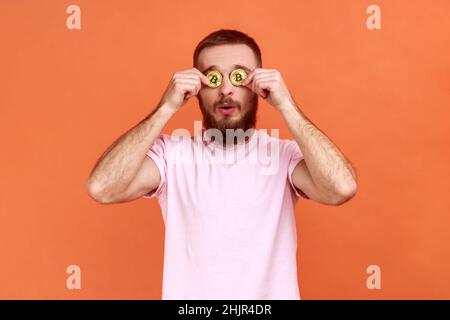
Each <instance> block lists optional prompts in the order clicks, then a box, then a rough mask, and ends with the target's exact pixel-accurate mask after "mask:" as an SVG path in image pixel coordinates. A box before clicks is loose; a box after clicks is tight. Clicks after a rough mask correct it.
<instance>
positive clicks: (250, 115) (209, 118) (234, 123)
mask: <svg viewBox="0 0 450 320" xmlns="http://www.w3.org/2000/svg"><path fill="white" fill-rule="evenodd" d="M197 98H198V101H199V104H200V110H201V112H202V115H203V127H204V128H205V129H206V130H208V129H217V130H219V131H220V132H222V136H223V137H226V130H227V129H232V130H236V129H242V130H244V132H245V131H247V130H248V129H251V128H255V125H256V114H257V111H258V95H257V94H254V95H253V96H252V97H251V99H250V101H249V102H248V108H246V110H247V111H246V112H245V113H244V114H242V115H241V117H240V118H239V119H238V120H231V117H229V116H225V117H224V118H222V120H219V121H217V120H216V118H215V117H214V116H213V115H212V114H210V113H209V111H208V110H207V109H206V108H205V105H204V103H203V100H202V98H201V97H200V95H197ZM222 103H232V104H234V105H236V106H237V107H238V109H239V110H240V111H241V110H242V108H241V104H240V103H239V102H237V101H234V100H231V99H223V100H221V101H219V102H217V103H215V104H214V108H213V110H212V112H215V110H216V107H217V106H218V105H219V104H222ZM246 107H247V106H246Z"/></svg>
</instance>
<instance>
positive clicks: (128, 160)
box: [87, 105, 174, 204]
mask: <svg viewBox="0 0 450 320" xmlns="http://www.w3.org/2000/svg"><path fill="white" fill-rule="evenodd" d="M173 114H174V112H173V111H172V109H170V108H167V107H166V106H165V105H161V106H160V107H158V108H157V109H155V110H154V111H153V112H152V114H150V115H149V116H148V117H146V118H145V119H144V120H143V121H141V122H140V123H139V124H138V125H136V126H135V127H133V128H132V129H130V130H129V131H128V132H126V133H125V134H123V135H122V136H121V137H120V138H119V139H117V140H116V141H115V142H114V143H113V144H112V145H111V146H110V147H109V148H108V149H107V150H106V151H105V152H104V153H103V155H102V156H101V157H100V159H99V160H98V161H97V163H96V165H95V166H94V168H93V170H92V172H91V175H90V177H89V179H88V181H87V188H88V193H89V195H90V196H91V197H92V198H94V199H95V200H96V201H98V202H100V203H104V204H107V203H119V202H126V201H131V200H134V199H137V198H139V197H141V196H143V195H144V194H146V193H148V192H150V191H153V190H154V189H156V188H157V187H158V185H159V182H160V174H159V170H158V167H157V166H156V164H155V163H154V161H153V160H152V159H150V158H149V157H147V156H146V153H147V151H148V149H149V147H150V146H151V145H152V144H153V142H154V141H155V140H156V138H158V136H159V135H160V134H161V131H162V129H163V128H164V126H165V124H166V123H167V122H168V121H169V119H170V118H171V117H172V115H173Z"/></svg>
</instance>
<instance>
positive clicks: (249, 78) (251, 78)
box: [242, 68, 270, 86]
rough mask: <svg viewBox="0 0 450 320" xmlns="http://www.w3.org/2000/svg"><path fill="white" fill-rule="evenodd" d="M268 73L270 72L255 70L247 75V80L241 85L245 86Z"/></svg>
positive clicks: (260, 69)
mask: <svg viewBox="0 0 450 320" xmlns="http://www.w3.org/2000/svg"><path fill="white" fill-rule="evenodd" d="M268 72H270V71H269V70H267V69H262V68H256V69H254V70H253V71H252V72H250V74H249V75H247V78H246V79H245V80H244V81H243V82H242V85H244V86H247V84H249V83H251V82H252V81H254V78H256V77H257V76H259V75H261V74H266V73H268Z"/></svg>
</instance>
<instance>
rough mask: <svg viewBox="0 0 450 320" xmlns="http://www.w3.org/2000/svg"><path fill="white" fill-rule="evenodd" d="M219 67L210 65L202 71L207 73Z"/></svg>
mask: <svg viewBox="0 0 450 320" xmlns="http://www.w3.org/2000/svg"><path fill="white" fill-rule="evenodd" d="M214 69H217V66H209V67H208V68H206V69H205V70H203V71H202V73H207V72H209V71H211V70H214Z"/></svg>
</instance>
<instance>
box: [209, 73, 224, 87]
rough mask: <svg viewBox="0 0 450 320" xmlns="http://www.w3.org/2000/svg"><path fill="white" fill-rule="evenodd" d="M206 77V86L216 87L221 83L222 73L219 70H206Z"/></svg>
mask: <svg viewBox="0 0 450 320" xmlns="http://www.w3.org/2000/svg"><path fill="white" fill-rule="evenodd" d="M206 77H207V78H208V80H209V83H208V87H210V88H217V87H218V86H220V85H221V84H222V80H223V78H222V74H221V73H220V72H219V71H216V70H213V71H210V72H208V74H207V75H206Z"/></svg>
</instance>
